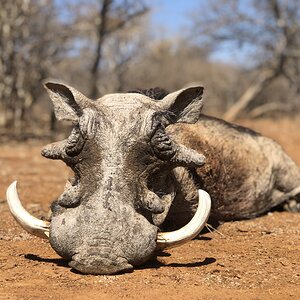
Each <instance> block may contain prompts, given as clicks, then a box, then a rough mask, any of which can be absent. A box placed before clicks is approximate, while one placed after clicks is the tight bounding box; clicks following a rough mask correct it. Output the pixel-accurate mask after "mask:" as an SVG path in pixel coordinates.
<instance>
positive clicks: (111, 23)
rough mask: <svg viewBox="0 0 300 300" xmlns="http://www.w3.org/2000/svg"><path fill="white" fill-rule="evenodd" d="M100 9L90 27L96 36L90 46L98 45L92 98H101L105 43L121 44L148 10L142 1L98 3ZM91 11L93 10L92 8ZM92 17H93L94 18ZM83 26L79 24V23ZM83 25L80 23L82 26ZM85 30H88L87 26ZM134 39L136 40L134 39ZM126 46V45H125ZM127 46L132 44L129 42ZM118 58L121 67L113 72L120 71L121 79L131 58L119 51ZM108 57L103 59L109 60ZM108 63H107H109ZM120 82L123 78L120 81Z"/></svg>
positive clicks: (91, 85) (95, 55)
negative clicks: (112, 41) (101, 75)
mask: <svg viewBox="0 0 300 300" xmlns="http://www.w3.org/2000/svg"><path fill="white" fill-rule="evenodd" d="M97 1H98V5H97V6H98V8H96V9H95V8H94V11H93V13H94V12H96V15H94V16H93V18H92V19H93V20H94V22H93V23H91V22H90V20H91V19H90V17H91V15H89V20H88V23H90V25H92V26H93V27H91V30H92V31H94V32H96V38H95V39H94V43H93V42H92V40H90V43H91V45H92V46H93V45H95V48H94V54H93V55H92V63H91V68H90V75H91V76H90V80H89V82H90V88H89V96H90V97H91V98H95V97H97V96H98V95H99V78H100V74H101V65H102V63H103V56H104V51H105V43H106V42H107V41H109V40H111V39H115V40H116V42H115V44H116V43H117V44H119V45H120V44H121V41H120V35H118V33H119V32H120V31H122V30H123V31H128V30H130V27H132V26H133V25H135V23H136V22H137V20H138V19H140V17H142V16H144V15H145V14H146V13H147V12H148V8H147V7H146V5H145V4H144V2H143V1H141V0H122V1H116V0H97ZM91 7H92V6H91ZM92 15H93V14H92ZM79 23H80V22H79ZM83 24H84V23H82V21H81V26H84V25H83ZM84 27H86V26H84ZM132 38H133V37H132ZM123 42H124V41H123ZM128 43H130V41H129V40H128ZM118 54H119V55H118V56H117V57H115V61H117V60H118V58H120V57H121V56H123V57H122V58H121V59H119V65H116V64H115V65H114V68H115V69H117V71H118V72H119V75H121V74H122V73H123V71H122V69H123V68H124V65H125V64H126V63H127V62H128V61H130V56H129V55H128V54H127V55H124V51H122V50H121V49H120V52H119V53H118ZM106 58H107V57H105V58H104V59H106ZM106 63H107V61H106ZM120 78H121V77H120Z"/></svg>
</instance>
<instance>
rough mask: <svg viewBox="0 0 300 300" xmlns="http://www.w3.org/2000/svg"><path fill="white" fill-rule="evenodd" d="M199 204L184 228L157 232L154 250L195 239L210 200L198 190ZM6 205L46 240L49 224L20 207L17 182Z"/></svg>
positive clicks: (24, 223) (204, 220)
mask: <svg viewBox="0 0 300 300" xmlns="http://www.w3.org/2000/svg"><path fill="white" fill-rule="evenodd" d="M198 192H199V204H198V208H197V211H196V213H195V215H194V216H193V218H192V219H191V221H190V222H189V223H188V224H186V225H185V226H184V227H182V228H180V229H178V230H175V231H171V232H158V233H157V237H156V250H164V249H169V248H173V247H177V246H180V245H182V244H184V243H186V242H188V241H190V240H191V239H193V238H194V237H196V236H197V235H198V234H199V233H200V231H201V230H202V229H203V227H204V226H205V224H206V222H207V219H208V217H209V213H210V209H211V199H210V196H209V194H208V193H206V192H205V191H203V190H199V191H198ZM7 203H8V206H9V209H10V212H11V213H12V215H13V217H14V218H15V219H16V221H17V222H18V223H19V224H20V225H21V226H22V227H23V228H24V229H25V230H26V231H27V232H28V233H30V234H32V235H35V236H37V237H40V238H44V239H48V238H49V234H50V225H51V222H47V221H43V220H40V219H38V218H36V217H34V216H32V215H31V214H30V213H29V212H28V211H26V210H25V208H24V207H23V206H22V204H21V201H20V199H19V196H18V192H17V181H14V182H13V183H12V184H11V185H10V186H9V187H8V189H7Z"/></svg>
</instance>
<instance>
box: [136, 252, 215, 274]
mask: <svg viewBox="0 0 300 300" xmlns="http://www.w3.org/2000/svg"><path fill="white" fill-rule="evenodd" d="M158 256H159V257H161V256H170V254H168V253H165V252H161V253H159V254H158ZM216 261H217V260H216V259H215V258H214V257H206V258H205V259H204V260H203V261H196V262H195V261H194V262H190V263H169V264H165V263H163V262H161V261H159V260H157V259H154V260H152V261H149V262H146V263H145V264H144V265H142V266H139V267H136V269H139V270H144V269H159V268H162V267H173V268H174V267H175V268H194V267H202V266H206V265H210V264H213V263H214V262H216Z"/></svg>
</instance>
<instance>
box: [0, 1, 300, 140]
mask: <svg viewBox="0 0 300 300" xmlns="http://www.w3.org/2000/svg"><path fill="white" fill-rule="evenodd" d="M185 3H186V6H188V8H186V9H184V11H182V14H181V15H180V18H181V20H183V19H184V20H185V22H184V25H182V28H180V26H179V25H178V24H179V23H178V22H179V19H178V18H179V15H178V14H174V13H173V10H172V9H171V8H172V6H174V7H175V6H176V5H178V10H180V9H181V8H182V7H184V5H185ZM160 5H165V7H167V9H165V10H164V11H162V10H160ZM166 5H167V6H166ZM168 7H169V8H170V9H169V10H168ZM157 12H161V20H162V21H163V22H164V21H165V22H166V23H165V24H163V23H162V22H161V23H158V22H157V21H155V20H156V18H155V14H157ZM163 14H165V15H163ZM177 23H178V24H177ZM176 24H177V27H176V26H175V25H176ZM164 26H165V27H166V28H167V27H168V26H173V27H172V28H175V27H176V28H177V29H178V31H177V33H176V34H174V32H172V31H168V30H165V29H166V28H164ZM46 78H54V79H56V80H62V81H64V82H66V83H68V84H70V85H72V86H74V87H76V88H77V89H79V90H80V91H81V92H83V93H84V94H86V95H87V96H89V97H91V98H93V99H96V98H99V97H100V96H101V95H104V94H106V93H111V92H126V91H128V90H133V89H137V88H150V87H156V86H159V87H161V88H164V89H166V90H168V91H170V92H171V91H174V90H177V89H180V88H182V87H184V86H187V85H193V84H201V85H204V87H205V89H206V96H205V101H206V102H205V112H206V113H209V114H212V115H215V116H220V117H223V118H225V119H226V120H229V121H234V120H236V119H237V118H240V117H242V118H245V117H247V118H258V117H265V116H281V115H282V114H288V115H294V114H296V113H298V112H299V111H300V0H198V1H195V0H185V1H171V0H163V1H155V0H153V1H150V0H144V1H143V0H14V1H0V135H1V136H4V135H5V136H7V135H10V136H12V135H13V136H14V137H16V138H17V137H24V136H25V137H26V135H32V134H37V135H44V136H51V134H52V133H54V132H56V131H59V130H60V129H61V125H60V124H56V121H55V118H54V115H53V111H52V107H51V103H50V101H49V100H48V96H47V95H46V93H45V91H44V89H43V86H42V81H43V80H44V79H46Z"/></svg>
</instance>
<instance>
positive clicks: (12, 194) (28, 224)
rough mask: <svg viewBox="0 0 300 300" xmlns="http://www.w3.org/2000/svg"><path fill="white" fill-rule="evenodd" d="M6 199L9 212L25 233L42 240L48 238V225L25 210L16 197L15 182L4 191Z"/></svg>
mask: <svg viewBox="0 0 300 300" xmlns="http://www.w3.org/2000/svg"><path fill="white" fill-rule="evenodd" d="M6 197H7V203H8V206H9V210H10V212H11V213H12V215H13V217H14V218H15V219H16V221H17V222H18V223H19V224H20V225H21V226H22V227H23V228H24V229H25V230H26V231H27V232H29V233H31V234H33V235H35V236H38V237H41V238H44V239H48V238H49V227H50V223H49V222H47V221H43V220H40V219H37V218H36V217H34V216H32V215H31V214H30V213H28V211H26V210H25V208H24V207H23V206H22V204H21V202H20V199H19V196H18V192H17V181H14V182H13V183H12V184H11V185H10V186H9V187H8V189H7V191H6Z"/></svg>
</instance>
